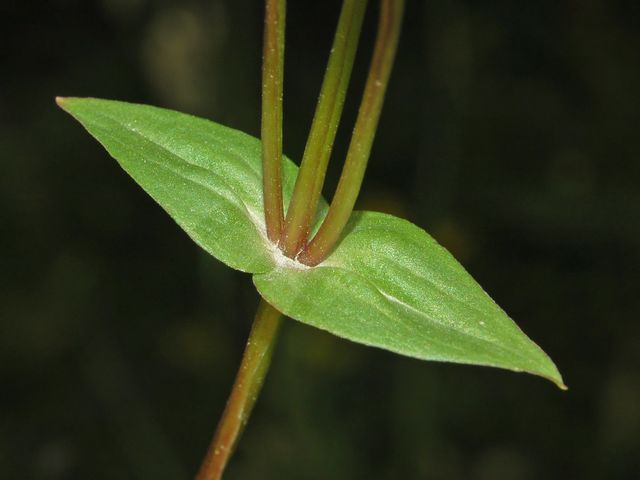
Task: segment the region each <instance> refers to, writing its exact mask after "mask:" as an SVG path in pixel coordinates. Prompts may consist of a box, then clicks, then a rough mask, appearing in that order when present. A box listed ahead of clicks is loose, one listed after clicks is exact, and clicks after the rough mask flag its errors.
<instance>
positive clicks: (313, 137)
mask: <svg viewBox="0 0 640 480" xmlns="http://www.w3.org/2000/svg"><path fill="white" fill-rule="evenodd" d="M366 6H367V0H344V2H343V4H342V11H341V12H340V19H339V20H338V27H337V29H336V34H335V37H334V40H333V46H332V48H331V54H330V56H329V62H328V64H327V70H326V72H325V75H324V80H323V82H322V88H321V89H320V96H319V98H318V105H317V107H316V112H315V115H314V117H313V122H312V124H311V131H310V133H309V139H308V141H307V145H306V147H305V150H304V155H303V157H302V163H301V165H300V172H299V173H298V177H297V179H296V185H295V188H294V191H293V196H292V198H291V202H290V204H289V209H288V211H287V217H286V221H285V225H284V233H283V236H282V239H281V241H280V247H281V248H282V250H283V252H284V253H285V255H287V256H289V257H291V258H293V257H295V255H296V254H297V253H298V252H299V251H300V249H301V248H302V247H303V246H304V245H305V243H306V242H307V238H308V236H309V231H310V229H311V224H312V222H313V219H314V216H315V213H316V210H317V208H318V201H319V199H320V194H321V192H322V185H323V184H324V177H325V174H326V171H327V165H328V163H329V157H330V156H331V150H332V147H333V142H334V140H335V136H336V130H337V129H338V124H339V123H340V117H341V115H342V109H343V106H344V100H345V96H346V93H347V87H348V85H349V79H350V78H351V70H352V67H353V61H354V58H355V54H356V50H357V48H358V39H359V38H360V30H361V28H362V20H363V18H364V12H365V9H366Z"/></svg>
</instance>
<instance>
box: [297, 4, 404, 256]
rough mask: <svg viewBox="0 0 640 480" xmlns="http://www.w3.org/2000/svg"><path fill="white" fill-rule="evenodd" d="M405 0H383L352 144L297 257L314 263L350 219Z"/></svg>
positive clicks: (330, 248)
mask: <svg viewBox="0 0 640 480" xmlns="http://www.w3.org/2000/svg"><path fill="white" fill-rule="evenodd" d="M403 10H404V0H382V1H381V6H380V19H379V23H378V34H377V38H376V45H375V48H374V52H373V58H372V60H371V66H370V68H369V76H368V78H367V83H366V86H365V90H364V95H363V98H362V103H361V104H360V110H359V111H358V118H357V119H356V125H355V127H354V129H353V135H352V137H351V143H350V144H349V150H348V151H347V157H346V160H345V164H344V167H343V170H342V174H341V176H340V180H339V182H338V188H337V189H336V193H335V195H334V197H333V200H332V202H331V207H330V208H329V212H328V214H327V216H326V218H325V219H324V222H323V223H322V226H321V227H320V230H319V231H318V233H317V234H316V236H315V237H314V238H313V240H312V241H311V242H310V243H309V244H308V245H307V246H306V247H305V249H304V250H303V251H302V252H301V253H300V255H299V256H298V260H299V261H301V262H302V263H305V264H307V265H312V266H313V265H317V264H318V263H320V262H321V261H322V260H324V259H325V258H326V257H327V256H328V255H329V254H330V253H331V250H332V249H333V247H334V246H335V245H336V242H337V241H338V240H339V239H340V235H341V234H342V230H343V229H344V227H345V225H346V224H347V222H348V221H349V217H350V216H351V212H352V210H353V206H354V205H355V202H356V198H357V197H358V193H359V192H360V186H361V185H362V179H363V177H364V172H365V169H366V167H367V161H368V159H369V154H370V152H371V145H372V144H373V139H374V136H375V132H376V128H377V126H378V120H379V118H380V112H381V110H382V103H383V101H384V95H385V92H386V89H387V84H388V82H389V75H390V73H391V67H392V65H393V60H394V58H395V53H396V47H397V45H398V37H399V35H400V26H401V21H402V13H403Z"/></svg>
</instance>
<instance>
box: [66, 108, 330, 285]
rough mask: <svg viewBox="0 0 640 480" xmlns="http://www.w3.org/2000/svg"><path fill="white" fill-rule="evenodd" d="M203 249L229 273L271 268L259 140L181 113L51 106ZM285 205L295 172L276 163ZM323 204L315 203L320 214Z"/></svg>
mask: <svg viewBox="0 0 640 480" xmlns="http://www.w3.org/2000/svg"><path fill="white" fill-rule="evenodd" d="M58 103H59V105H60V106H61V107H62V108H63V109H64V110H66V111H67V112H69V113H70V114H71V115H73V117H75V118H76V119H77V120H78V121H79V122H80V123H81V124H82V125H83V126H84V127H85V128H86V129H87V130H88V131H89V133H90V134H91V135H93V136H94V137H95V138H96V139H97V140H98V141H99V142H100V143H101V144H102V145H103V146H104V147H105V148H106V149H107V151H108V152H109V153H110V154H111V156H112V157H114V158H115V159H116V160H117V161H118V163H120V165H121V166H122V168H124V170H125V171H126V172H127V173H128V174H129V175H131V176H132V177H133V179H134V180H135V181H136V182H137V183H138V184H139V185H140V186H141V187H142V188H143V189H144V190H145V191H146V192H147V193H148V194H149V195H151V197H153V198H154V199H155V200H156V202H158V203H159V204H160V206H162V208H164V209H165V210H166V211H167V213H169V215H170V216H171V217H172V218H173V219H174V220H175V221H176V222H177V223H178V224H179V225H180V226H181V227H182V229H183V230H185V231H186V232H187V234H188V235H189V236H190V237H191V238H192V239H193V240H194V241H195V242H196V243H197V244H198V245H200V246H201V247H202V248H203V249H204V250H206V251H207V252H208V253H210V254H211V255H213V256H214V257H215V258H217V259H218V260H221V261H222V262H224V263H226V264H227V265H229V266H230V267H232V268H235V269H237V270H241V271H244V272H251V273H255V272H264V271H268V270H270V269H271V268H272V267H273V258H274V254H275V255H276V256H277V253H279V252H274V248H275V247H274V246H273V245H272V244H271V243H270V242H269V241H268V240H267V238H266V234H265V225H264V213H263V212H264V209H263V204H262V170H261V169H262V163H261V146H260V141H259V140H258V139H256V138H254V137H251V136H250V135H247V134H245V133H242V132H239V131H237V130H234V129H231V128H228V127H224V126H222V125H219V124H216V123H214V122H211V121H208V120H205V119H202V118H197V117H193V116H191V115H186V114H183V113H179V112H175V111H172V110H166V109H162V108H157V107H152V106H148V105H137V104H131V103H125V102H117V101H111V100H100V99H94V98H64V99H58ZM282 167H283V194H284V199H285V205H287V204H288V200H289V198H290V196H291V192H292V191H293V186H294V183H295V178H296V175H297V172H298V167H297V166H296V165H295V164H294V163H293V162H292V161H291V160H289V159H287V158H285V159H283V166H282ZM324 209H326V203H324V201H323V203H322V204H321V207H320V211H321V213H322V212H323V211H324Z"/></svg>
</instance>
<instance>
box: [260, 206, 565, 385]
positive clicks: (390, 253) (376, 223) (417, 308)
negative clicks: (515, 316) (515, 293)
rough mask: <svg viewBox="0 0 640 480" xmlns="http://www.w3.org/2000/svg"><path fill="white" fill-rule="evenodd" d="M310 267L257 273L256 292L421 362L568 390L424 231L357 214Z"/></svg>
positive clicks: (298, 314)
mask: <svg viewBox="0 0 640 480" xmlns="http://www.w3.org/2000/svg"><path fill="white" fill-rule="evenodd" d="M346 232H347V233H346V234H345V235H344V237H343V239H342V241H341V243H340V244H339V245H338V247H337V248H336V250H335V251H334V252H333V253H332V254H331V256H329V258H327V260H325V261H324V262H323V263H321V264H320V265H318V266H317V267H314V268H303V267H302V266H300V265H295V264H291V263H289V264H281V265H280V266H278V267H277V268H275V269H274V270H272V271H271V272H267V273H263V274H258V275H254V283H255V285H256V287H257V288H258V291H259V292H260V294H261V295H262V296H263V297H264V298H265V299H266V300H267V301H268V302H269V303H271V304H272V305H274V306H275V307H276V308H277V309H279V310H280V311H282V312H283V313H285V314H286V315H288V316H290V317H292V318H295V319H297V320H300V321H301V322H304V323H307V324H309V325H313V326H315V327H318V328H321V329H323V330H327V331H329V332H331V333H333V334H335V335H338V336H340V337H343V338H347V339H349V340H353V341H355V342H358V343H363V344H365V345H371V346H375V347H380V348H384V349H386V350H390V351H392V352H396V353H399V354H402V355H407V356H410V357H415V358H420V359H424V360H437V361H445V362H455V363H466V364H476V365H486V366H493V367H501V368H505V369H509V370H514V371H525V372H529V373H533V374H536V375H540V376H542V377H545V378H548V379H549V380H551V381H553V382H555V383H556V384H557V385H558V386H560V387H561V388H564V384H563V383H562V378H561V376H560V374H559V372H558V370H557V368H556V367H555V365H554V364H553V362H552V361H551V360H550V359H549V357H548V356H547V355H546V354H545V353H544V352H543V351H542V350H541V349H540V348H539V347H538V346H537V345H536V344H535V343H533V342H532V341H531V340H530V339H529V338H528V337H527V336H526V335H525V334H524V333H523V332H522V331H521V330H520V329H519V328H518V326H517V325H516V324H515V323H514V322H513V321H512V320H511V319H510V318H509V317H508V316H507V314H506V313H505V312H504V311H503V310H502V309H500V307H498V305H496V303H495V302H494V301H493V300H492V299H491V298H490V297H489V295H487V294H486V293H485V292H484V290H483V289H482V288H481V287H480V285H478V284H477V283H476V281H475V280H474V279H473V278H472V277H471V276H470V275H469V274H468V273H467V272H466V271H465V269H464V268H463V267H462V266H461V265H460V264H459V263H458V262H457V261H456V260H455V259H454V258H453V256H451V254H450V253H449V252H447V251H446V250H445V249H444V248H443V247H441V246H440V245H439V244H438V243H437V242H436V241H435V240H434V239H433V238H431V237H430V236H429V235H428V234H427V233H426V232H425V231H424V230H422V229H420V228H418V227H416V226H415V225H413V224H412V223H410V222H408V221H405V220H402V219H399V218H396V217H393V216H390V215H385V214H381V213H374V212H356V213H354V215H353V217H352V219H351V221H350V223H349V225H348V226H347V229H346Z"/></svg>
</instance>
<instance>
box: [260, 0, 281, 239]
mask: <svg viewBox="0 0 640 480" xmlns="http://www.w3.org/2000/svg"><path fill="white" fill-rule="evenodd" d="M285 10H286V1H285V0H266V2H265V18H264V46H263V60H262V126H261V130H262V131H261V136H262V177H263V190H264V215H265V223H266V228H267V236H268V237H269V240H271V241H272V242H274V243H277V242H278V240H279V239H280V234H281V232H282V224H283V218H284V211H283V205H282V90H283V78H284V28H285Z"/></svg>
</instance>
